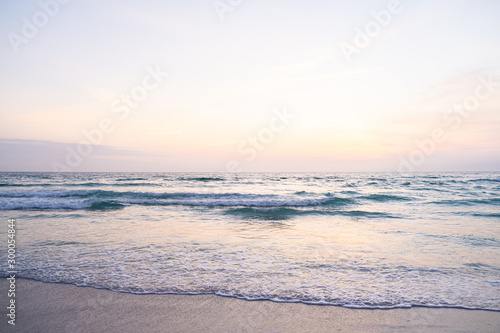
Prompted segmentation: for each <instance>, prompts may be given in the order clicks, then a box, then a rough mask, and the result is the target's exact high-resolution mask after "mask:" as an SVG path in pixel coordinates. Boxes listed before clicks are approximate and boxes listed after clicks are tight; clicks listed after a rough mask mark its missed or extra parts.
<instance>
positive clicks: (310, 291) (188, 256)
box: [0, 173, 500, 310]
mask: <svg viewBox="0 0 500 333" xmlns="http://www.w3.org/2000/svg"><path fill="white" fill-rule="evenodd" d="M0 218H2V219H4V220H5V221H6V220H7V219H8V218H16V219H17V237H18V238H17V240H18V253H19V257H18V260H19V261H18V267H17V268H18V269H19V270H20V274H19V275H18V276H19V277H24V278H33V279H37V280H42V281H49V282H65V283H73V284H77V285H88V286H95V287H102V288H109V289H112V290H119V291H124V292H136V293H216V294H220V295H227V296H235V297H241V298H247V299H273V300H278V301H294V302H295V301H300V302H308V303H321V304H337V305H344V306H352V307H367V308H370V307H377V308H380V307H383V308H385V307H407V306H411V305H422V306H456V307H465V308H480V309H495V310H500V174H499V173H444V174H435V173H426V174H383V173H370V174H368V173H367V174H363V173H334V174H324V173H318V174H306V173H301V174H288V173H287V174H284V173H283V174H230V175H228V174H172V173H170V174H169V173H138V174H124V173H99V174H85V173H84V174H82V173H80V174H77V173H75V174H51V173H46V174H42V173H1V174H0ZM6 259H7V258H6V254H5V253H3V252H2V253H1V254H0V268H1V269H2V272H5V271H6V270H7V266H6ZM2 274H4V275H5V273H2Z"/></svg>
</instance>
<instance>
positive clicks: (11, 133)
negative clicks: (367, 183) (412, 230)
mask: <svg viewBox="0 0 500 333" xmlns="http://www.w3.org/2000/svg"><path fill="white" fill-rule="evenodd" d="M61 2H63V1H61ZM44 4H46V5H44ZM44 8H45V9H44ZM37 25H38V26H37ZM33 28H34V29H33ZM370 29H371V30H370ZM0 32H1V35H2V36H3V38H2V39H1V40H0V48H1V50H2V52H0V73H1V75H0V88H1V89H0V155H1V156H2V158H1V159H0V171H55V170H57V171H59V170H63V171H64V170H65V171H233V170H242V171H397V170H398V169H399V170H400V171H409V169H410V168H411V169H412V170H411V171H413V170H415V171H462V170H464V171H468V170H471V171H481V170H488V171H490V170H492V171H494V170H500V131H499V129H500V2H499V1H496V0H478V1H452V0H449V1H438V2H436V1H430V0H422V1H403V0H402V1H395V2H394V1H326V0H315V1H294V0H291V1H278V0H252V1H250V0H246V1H245V0H242V1H236V0H232V1H230V0H217V1H212V0H203V1H201V0H200V1H194V0H192V1H173V0H170V1H160V0H157V1H153V0H149V1H117V0H111V1H97V0H95V1H77V0H73V1H69V2H68V3H65V4H59V3H58V2H56V0H42V1H40V2H38V1H9V2H6V1H4V2H2V3H1V4H0ZM366 32H368V34H366ZM370 35H371V36H370ZM167 72H168V75H166V74H165V73H167ZM134 94H135V95H134ZM127 96H128V97H127ZM134 96H135V97H134ZM127 98H128V100H129V102H126V100H127ZM127 103H128V104H127ZM103 124H104V125H103ZM103 129H104V130H105V131H104V130H103ZM98 132H99V133H100V134H99V133H98ZM85 133H87V135H86V134H85ZM88 133H91V134H92V135H94V136H93V137H92V135H91V134H88ZM89 137H91V138H94V139H95V140H96V144H92V143H90V144H89V145H86V144H83V145H82V144H81V145H80V146H78V143H82V142H84V141H85V140H90V139H89ZM101 139H102V140H101ZM84 143H85V142H84ZM87 143H88V142H87ZM82 152H83V153H82ZM403 161H404V162H403ZM402 164H404V165H406V166H405V167H402Z"/></svg>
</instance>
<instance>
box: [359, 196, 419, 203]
mask: <svg viewBox="0 0 500 333" xmlns="http://www.w3.org/2000/svg"><path fill="white" fill-rule="evenodd" d="M359 198H360V199H365V200H372V201H378V202H387V201H408V200H412V199H411V198H408V197H404V196H399V195H389V194H370V195H366V196H361V197H359Z"/></svg>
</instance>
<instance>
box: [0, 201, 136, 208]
mask: <svg viewBox="0 0 500 333" xmlns="http://www.w3.org/2000/svg"><path fill="white" fill-rule="evenodd" d="M125 207H126V205H125V204H123V203H119V202H117V201H112V200H111V201H109V200H102V201H98V200H97V201H94V200H85V201H67V200H65V201H53V200H51V201H47V200H37V201H23V200H16V201H8V202H0V210H95V211H104V210H116V209H122V208H125Z"/></svg>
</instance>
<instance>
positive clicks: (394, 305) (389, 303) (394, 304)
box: [0, 271, 500, 313]
mask: <svg viewBox="0 0 500 333" xmlns="http://www.w3.org/2000/svg"><path fill="white" fill-rule="evenodd" d="M6 277H8V274H7V273H4V272H1V271H0V278H6ZM18 278H20V279H25V280H32V281H40V282H43V283H57V284H60V283H63V284H67V285H74V286H78V287H88V288H94V289H105V290H110V291H114V292H120V293H126V294H133V295H145V294H148V295H191V296H192V295H216V296H221V297H230V298H235V299H242V300H247V301H272V302H276V303H302V304H308V305H331V306H341V307H344V308H348V309H367V310H377V309H380V310H388V309H410V308H414V307H415V308H433V309H435V308H438V309H463V310H482V311H491V312H499V313H500V307H498V306H495V305H493V306H491V305H489V304H488V305H486V306H484V305H479V304H478V305H463V304H459V303H457V304H453V303H451V304H450V303H449V302H448V301H447V300H442V301H441V302H425V301H423V300H422V301H416V300H413V301H409V300H405V299H399V300H396V299H386V300H379V301H375V300H371V301H367V300H363V299H352V298H348V297H331V298H324V297H315V296H314V295H300V294H295V295H276V294H271V293H268V292H265V293H255V292H244V291H239V290H231V289H230V288H217V287H206V288H196V289H192V288H183V287H182V286H179V287H161V288H141V287H124V286H120V285H110V284H105V283H96V282H88V281H86V282H84V281H81V280H74V279H65V278H60V277H59V278H57V277H39V276H37V277H34V276H29V275H26V274H24V273H20V274H19V276H18Z"/></svg>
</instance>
